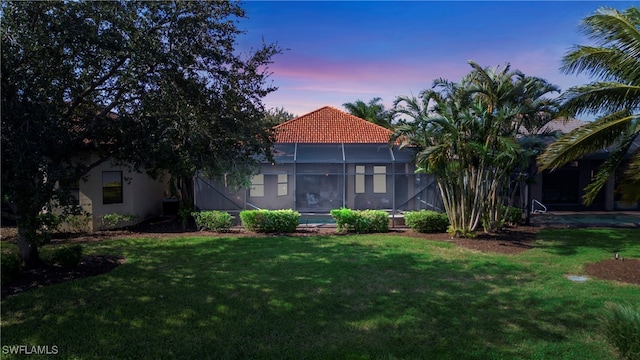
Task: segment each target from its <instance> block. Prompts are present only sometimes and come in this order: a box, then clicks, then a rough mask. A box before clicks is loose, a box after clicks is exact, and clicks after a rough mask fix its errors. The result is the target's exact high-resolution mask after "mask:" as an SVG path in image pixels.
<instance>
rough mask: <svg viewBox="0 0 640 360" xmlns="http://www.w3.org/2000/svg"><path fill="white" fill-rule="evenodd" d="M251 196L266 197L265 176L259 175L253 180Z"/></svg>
mask: <svg viewBox="0 0 640 360" xmlns="http://www.w3.org/2000/svg"><path fill="white" fill-rule="evenodd" d="M249 196H256V197H263V196H264V175H263V174H258V175H255V176H253V177H252V178H251V189H250V190H249Z"/></svg>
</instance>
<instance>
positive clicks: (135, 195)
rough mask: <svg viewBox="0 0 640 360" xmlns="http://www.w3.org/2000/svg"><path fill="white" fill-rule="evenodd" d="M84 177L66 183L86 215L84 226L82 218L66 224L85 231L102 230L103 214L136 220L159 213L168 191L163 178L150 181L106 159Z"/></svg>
mask: <svg viewBox="0 0 640 360" xmlns="http://www.w3.org/2000/svg"><path fill="white" fill-rule="evenodd" d="M85 179H86V180H85V181H83V180H80V181H79V182H77V183H76V184H72V185H69V184H67V185H66V186H67V188H68V189H69V190H70V191H71V193H72V195H73V196H74V197H76V199H77V200H78V204H79V205H80V207H81V208H82V210H83V211H84V212H85V213H86V214H88V215H89V218H88V219H87V221H88V223H86V228H84V227H85V222H84V221H82V222H81V223H77V222H76V223H73V224H72V225H69V224H67V225H68V226H72V227H76V228H81V229H80V230H87V231H89V232H92V231H95V230H100V229H103V224H102V218H103V216H104V215H106V214H114V213H115V214H120V215H133V216H134V217H135V218H136V219H137V221H143V220H146V219H149V218H151V217H154V216H159V215H161V214H162V212H163V201H164V200H165V196H166V194H167V193H168V191H169V187H168V185H167V182H166V181H158V180H153V179H151V178H150V177H148V176H147V175H146V174H141V173H137V172H135V171H130V170H129V169H128V167H127V166H116V165H112V164H111V163H110V162H109V161H106V162H104V163H102V164H100V165H98V166H97V167H95V168H93V169H91V171H89V173H88V174H87V176H86V177H85Z"/></svg>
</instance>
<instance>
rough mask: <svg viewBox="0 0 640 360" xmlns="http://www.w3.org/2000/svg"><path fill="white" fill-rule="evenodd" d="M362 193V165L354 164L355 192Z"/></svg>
mask: <svg viewBox="0 0 640 360" xmlns="http://www.w3.org/2000/svg"><path fill="white" fill-rule="evenodd" d="M362 193H364V166H362V165H356V194H362Z"/></svg>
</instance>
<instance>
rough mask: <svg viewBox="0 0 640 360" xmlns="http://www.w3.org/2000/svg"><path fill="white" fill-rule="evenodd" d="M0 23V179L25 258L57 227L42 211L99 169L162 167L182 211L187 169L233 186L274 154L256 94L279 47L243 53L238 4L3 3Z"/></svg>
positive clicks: (187, 197) (153, 170)
mask: <svg viewBox="0 0 640 360" xmlns="http://www.w3.org/2000/svg"><path fill="white" fill-rule="evenodd" d="M0 17H1V19H0V25H1V28H0V30H1V35H2V36H1V39H2V44H1V46H0V50H1V52H2V54H1V55H2V56H1V61H0V65H1V70H2V75H1V76H0V79H1V82H2V91H1V92H0V94H1V100H2V103H1V105H0V108H2V112H1V113H0V114H1V117H2V130H1V131H0V134H1V135H2V156H0V158H1V160H2V166H1V167H2V181H0V184H1V186H2V189H1V192H2V194H3V196H6V197H7V199H8V203H10V205H11V206H12V210H13V212H14V214H15V215H16V216H17V217H18V227H19V228H20V237H19V240H18V241H19V243H20V244H21V245H20V249H21V251H20V256H21V258H22V260H23V261H24V262H25V263H29V264H32V265H37V263H38V260H39V259H38V253H37V245H40V244H42V243H44V242H46V241H44V240H46V234H43V232H45V231H46V230H47V229H49V230H51V229H53V228H51V227H49V226H45V225H46V224H45V221H46V220H48V219H44V218H42V217H39V214H41V213H42V209H43V208H49V209H54V208H62V207H71V206H73V205H74V199H73V198H72V197H71V196H69V193H68V189H67V188H65V187H64V186H58V185H57V184H74V183H77V182H78V181H82V180H83V177H86V176H87V174H88V172H89V171H90V170H91V169H94V168H95V167H97V166H99V165H100V164H102V163H105V162H113V163H115V164H117V165H125V166H126V165H129V167H131V168H132V169H133V170H137V171H146V172H147V173H149V174H150V175H152V176H154V177H158V178H159V177H160V176H161V175H163V174H165V173H166V172H168V173H169V175H170V176H171V178H172V179H173V180H174V183H175V184H177V185H178V186H177V187H178V190H179V191H180V195H181V199H182V201H183V202H184V203H185V204H187V205H191V204H192V202H193V201H192V200H193V181H192V179H193V176H194V175H195V173H196V171H202V172H203V173H206V174H207V175H209V176H222V175H225V176H226V178H227V180H228V182H230V183H235V184H238V183H243V182H245V181H246V178H247V176H248V175H250V174H252V173H254V172H255V169H256V167H257V166H258V165H259V163H260V161H261V159H264V158H269V157H270V155H271V151H270V145H271V143H272V141H273V137H272V130H271V126H270V124H268V123H267V122H266V121H265V120H264V106H263V104H262V98H263V97H264V96H266V95H267V94H269V93H270V92H272V91H274V90H275V87H273V86H272V85H270V84H268V83H267V78H268V77H269V74H270V73H269V71H268V65H269V64H270V63H271V62H272V60H271V58H272V56H274V55H276V54H278V53H279V52H280V48H279V47H278V46H277V45H276V44H267V43H263V44H256V47H255V50H250V51H242V52H240V51H238V49H237V48H236V46H237V39H236V38H237V36H239V35H240V34H241V33H242V29H243V28H244V27H243V26H241V25H239V24H238V22H239V21H240V20H241V19H243V18H244V17H245V12H244V10H243V9H242V8H241V6H240V3H238V2H229V1H184V2H176V1H170V2H164V1H135V2H134V1H122V0H120V1H115V0H114V1H57V2H37V1H24V2H19V1H3V2H2V3H1V11H0ZM116 117H117V120H116ZM78 154H86V155H89V154H90V155H91V157H89V156H86V157H84V158H83V159H84V160H86V161H78V160H79V158H78ZM191 211H192V210H191ZM42 229H45V231H42Z"/></svg>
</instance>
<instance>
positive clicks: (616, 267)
mask: <svg viewBox="0 0 640 360" xmlns="http://www.w3.org/2000/svg"><path fill="white" fill-rule="evenodd" d="M538 230H539V228H538V227H527V226H521V227H517V228H509V229H506V230H504V231H502V232H499V233H492V234H484V233H481V234H479V235H478V237H477V238H475V239H452V238H451V236H450V235H449V234H446V233H439V234H421V233H416V232H413V231H411V230H410V229H407V228H391V229H390V231H389V233H388V234H389V235H399V234H401V235H404V236H411V237H416V238H422V239H425V240H439V241H450V242H453V243H455V244H456V245H458V246H461V247H465V248H468V249H472V250H476V251H482V252H491V253H500V254H517V253H520V252H523V251H526V250H529V249H531V248H532V247H533V242H534V241H535V239H536V234H537V232H538ZM335 234H336V230H335V227H330V226H318V227H312V226H310V227H300V228H299V229H298V231H297V232H296V233H293V234H288V235H290V236H317V235H327V236H328V235H335ZM178 236H273V235H260V234H255V233H247V232H245V231H244V230H242V229H241V228H233V229H232V230H231V231H229V232H228V233H222V234H221V233H214V232H209V231H198V230H197V229H195V226H193V224H191V225H190V226H188V227H187V229H183V227H182V225H181V224H180V223H179V222H178V221H176V220H175V219H156V220H151V221H147V222H144V223H142V224H140V225H138V226H135V227H132V228H131V229H127V230H117V231H99V232H96V233H94V234H88V235H74V234H59V235H57V236H56V237H55V238H54V239H53V241H52V243H54V244H60V243H86V242H95V241H103V240H108V239H114V238H123V237H128V238H149V237H152V238H170V237H178ZM2 241H7V242H15V241H16V234H15V228H6V227H5V228H2ZM124 262H125V259H123V258H118V257H113V256H105V255H100V256H97V255H93V256H85V257H84V259H83V261H82V262H81V264H80V265H79V266H78V267H76V268H72V269H65V268H62V267H58V266H44V267H42V268H38V269H33V270H28V271H21V272H20V274H19V275H18V276H17V277H16V278H15V279H13V280H12V281H11V282H9V283H6V284H5V283H3V284H2V298H3V299H4V298H5V297H7V296H10V295H13V294H17V293H20V292H23V291H26V290H29V289H31V288H35V287H42V286H47V285H51V284H56V283H60V282H63V281H68V280H72V279H78V278H83V277H88V276H95V275H99V274H104V273H106V272H108V271H111V270H112V269H114V268H115V267H117V266H118V265H120V264H122V263H124ZM585 268H586V272H587V274H589V275H590V276H593V277H597V278H601V279H607V280H615V281H621V282H626V283H632V284H638V285H640V260H638V259H625V260H624V261H622V260H615V259H611V260H605V261H602V262H599V263H595V264H587V265H586V267H585Z"/></svg>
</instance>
